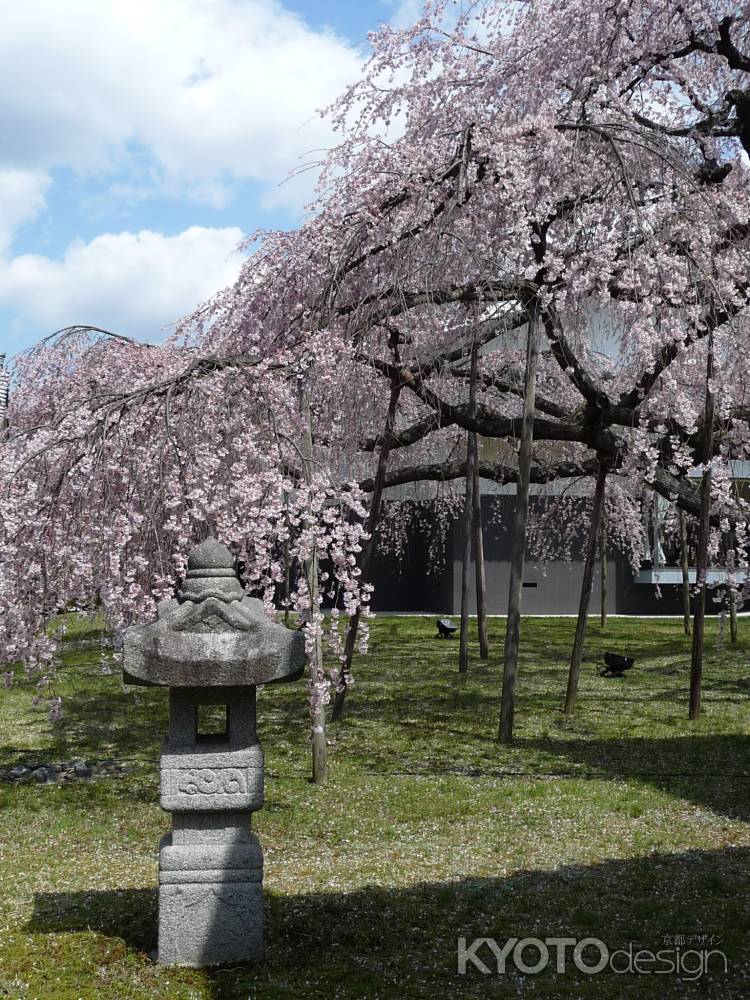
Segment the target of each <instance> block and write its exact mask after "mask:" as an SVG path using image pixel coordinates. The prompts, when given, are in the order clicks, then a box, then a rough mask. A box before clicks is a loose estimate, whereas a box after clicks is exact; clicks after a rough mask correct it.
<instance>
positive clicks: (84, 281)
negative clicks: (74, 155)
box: [0, 226, 243, 340]
mask: <svg viewBox="0 0 750 1000" xmlns="http://www.w3.org/2000/svg"><path fill="white" fill-rule="evenodd" d="M242 235H243V234H242V231H241V230H240V229H239V228H237V227H229V228H226V229H207V228H203V227H200V226H192V227H190V228H189V229H186V230H185V231H184V232H182V233H179V234H178V235H177V236H164V235H162V234H161V233H154V232H151V231H149V230H142V231H141V232H138V233H128V232H124V233H116V234H109V233H107V234H104V235H101V236H97V237H96V238H95V239H93V240H91V241H90V242H89V243H84V242H82V241H76V242H74V243H71V245H70V246H69V247H68V249H67V251H66V253H65V255H64V257H63V258H62V259H61V260H52V259H50V258H49V257H44V256H41V255H38V254H22V255H20V256H17V257H15V258H13V259H12V260H10V261H8V262H6V263H5V264H2V263H0V307H6V308H9V309H13V310H15V311H16V312H17V314H18V316H19V317H20V319H21V321H22V324H21V325H23V324H31V325H33V326H34V327H35V328H37V329H40V330H42V331H44V332H46V333H51V332H52V331H53V330H56V329H58V328H60V327H63V326H69V325H73V324H75V323H87V324H90V325H93V326H102V327H104V328H106V329H111V330H115V331H117V332H118V333H126V334H131V335H133V336H139V337H143V338H145V339H150V340H158V339H161V337H162V336H163V332H164V331H163V327H164V326H165V325H168V324H172V323H174V322H175V321H176V320H178V319H180V318H181V317H182V316H184V315H185V314H187V313H189V312H191V311H192V310H193V308H194V307H195V306H197V305H198V304H199V303H200V302H203V301H205V300H206V299H207V298H209V297H210V296H211V295H213V294H214V293H215V292H217V291H219V290H220V289H221V288H223V287H225V286H226V285H228V284H230V283H231V282H233V281H234V279H235V278H236V276H237V273H238V271H239V268H240V265H241V263H242V258H241V257H240V255H239V254H237V253H235V252H234V251H235V250H236V247H237V244H238V242H239V241H240V239H241V238H242Z"/></svg>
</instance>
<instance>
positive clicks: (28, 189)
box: [0, 167, 50, 257]
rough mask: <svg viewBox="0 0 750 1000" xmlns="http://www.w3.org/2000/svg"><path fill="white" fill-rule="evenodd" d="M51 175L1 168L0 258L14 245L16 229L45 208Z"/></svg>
mask: <svg viewBox="0 0 750 1000" xmlns="http://www.w3.org/2000/svg"><path fill="white" fill-rule="evenodd" d="M49 184H50V178H49V176H48V175H47V174H46V173H45V172H44V171H43V170H18V169H13V168H10V169H5V170H3V169H2V168H1V167H0V257H2V256H3V254H4V253H6V252H7V250H8V248H9V247H10V244H11V241H12V238H13V234H14V232H15V230H16V229H17V228H18V226H20V225H21V224H22V223H24V222H30V221H31V220H32V219H34V218H35V217H36V216H37V215H38V214H39V213H40V212H41V211H42V209H43V208H44V207H45V205H46V202H45V198H44V193H45V191H46V190H47V188H48V187H49Z"/></svg>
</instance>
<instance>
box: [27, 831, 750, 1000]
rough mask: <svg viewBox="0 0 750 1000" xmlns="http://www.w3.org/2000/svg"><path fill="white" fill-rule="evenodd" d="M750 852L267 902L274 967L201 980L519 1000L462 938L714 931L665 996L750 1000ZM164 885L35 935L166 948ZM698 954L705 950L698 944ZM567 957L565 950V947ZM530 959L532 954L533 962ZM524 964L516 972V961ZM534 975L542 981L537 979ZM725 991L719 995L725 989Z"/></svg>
mask: <svg viewBox="0 0 750 1000" xmlns="http://www.w3.org/2000/svg"><path fill="white" fill-rule="evenodd" d="M749 869H750V849H739V848H728V849H725V850H720V851H695V852H688V853H683V854H660V855H651V856H649V857H647V858H630V859H626V860H610V861H605V862H603V863H600V864H595V865H587V866H583V865H581V866H568V867H564V868H559V869H556V870H552V871H524V872H519V873H517V874H515V875H513V876H511V877H508V878H475V879H472V878H463V879H460V880H456V881H451V882H439V883H419V884H416V885H412V886H408V887H406V888H392V887H382V886H366V887H363V888H362V889H358V890H356V891H354V892H347V893H344V892H340V893H311V894H306V895H298V896H288V895H278V894H275V893H267V895H266V914H265V917H266V932H265V941H266V958H265V960H264V961H263V962H261V963H260V964H258V965H257V966H254V967H242V966H236V967H232V968H225V969H214V970H207V971H206V972H204V973H202V974H201V975H202V976H203V977H205V978H204V979H203V982H204V985H205V986H207V987H208V988H210V991H211V996H212V997H214V998H215V1000H240V998H242V1000H246V998H247V997H248V996H252V997H254V998H262V997H269V998H270V997H274V998H276V997H331V996H337V997H360V996H362V997H364V996H376V995H377V996H378V997H389V998H390V997H393V998H397V997H398V998H402V997H403V998H405V997H426V996H433V997H447V996H452V995H455V994H458V993H460V995H461V996H487V995H492V996H514V997H515V996H517V995H518V994H519V992H523V991H524V977H522V976H520V974H518V973H512V974H511V976H509V977H499V976H497V975H496V974H494V973H495V970H496V963H495V960H494V959H493V957H492V954H491V952H490V951H489V949H488V948H487V947H486V946H485V947H484V948H483V950H482V952H481V953H480V954H479V957H480V958H481V959H482V960H483V961H484V962H485V964H486V965H488V966H489V967H490V969H491V970H492V972H493V974H492V975H483V974H482V973H481V972H480V971H479V970H477V969H476V968H475V967H473V965H472V964H471V962H470V963H469V967H468V973H467V975H466V976H458V975H457V973H456V948H457V939H458V937H465V938H466V939H467V941H468V942H469V943H470V942H471V941H473V940H474V939H475V938H477V937H489V938H494V939H495V940H496V941H497V942H498V944H500V945H501V946H502V944H503V943H504V942H505V941H506V940H507V938H509V937H517V938H524V937H536V938H541V939H544V938H547V937H555V936H562V937H571V938H575V939H577V940H580V939H582V938H585V937H595V938H598V939H600V940H602V941H603V942H604V943H605V944H606V945H607V947H608V948H609V949H610V950H615V949H618V948H623V947H627V945H628V943H629V942H633V943H634V945H636V946H637V947H643V948H648V949H650V950H653V951H657V950H659V949H660V948H665V947H671V946H673V945H674V942H673V941H672V942H665V937H666V936H668V935H710V936H712V939H713V943H712V945H711V947H715V948H720V949H721V951H722V952H724V953H725V954H726V956H727V960H728V965H729V971H728V974H726V975H725V974H724V971H723V964H722V963H721V962H720V961H719V960H718V959H717V960H716V961H715V963H714V965H713V966H711V972H710V976H708V977H706V978H704V979H702V980H700V981H696V982H693V983H690V982H687V981H680V980H679V979H678V978H677V977H676V976H674V975H660V977H659V980H660V982H659V984H658V985H659V990H658V995H659V996H661V997H675V998H677V997H679V998H685V997H693V996H696V997H698V996H707V995H709V994H708V993H707V992H706V986H707V983H708V982H710V983H711V985H712V986H715V987H719V988H720V995H721V996H722V997H726V998H732V1000H734V998H737V1000H739V998H740V997H746V996H747V992H746V982H747V977H748V975H749V974H750V949H749V944H750V940H749V938H750V912H749V910H748V903H749V902H750V899H749V896H750V893H749V891H748V886H750V879H749V878H748V875H749V874H750V871H749ZM155 911H156V892H155V890H143V889H130V890H122V891H107V892H96V891H95V892H79V893H44V894H39V895H37V896H36V897H35V907H34V913H33V917H32V919H31V922H30V924H29V925H28V926H27V928H25V929H26V930H27V931H29V932H37V933H38V932H41V933H50V932H53V933H60V932H65V931H86V930H91V931H94V932H96V933H99V934H103V935H106V936H114V937H117V938H120V939H122V940H124V941H125V942H126V943H127V945H128V946H129V947H130V948H131V949H134V950H137V951H139V952H146V951H150V950H151V949H152V948H153V947H154V945H155V941H156V912H155ZM692 947H694V948H695V947H701V946H700V945H698V944H697V943H693V945H692ZM553 956H554V952H553ZM526 957H527V958H529V956H526ZM509 968H510V966H509ZM553 971H554V970H553V969H552V968H550V969H549V970H548V971H547V972H545V973H540V974H539V975H536V976H531V977H526V989H533V991H534V995H539V996H543V997H560V998H563V997H569V998H573V997H576V998H589V997H591V998H594V997H597V998H599V997H604V998H620V997H622V996H625V995H626V994H627V996H639V997H653V996H655V995H657V994H656V993H655V992H654V990H655V985H654V980H653V979H652V978H651V977H650V976H640V977H639V976H636V975H619V976H617V975H613V974H612V973H611V972H610V971H609V970H605V971H604V972H602V973H601V974H600V975H596V976H587V975H585V974H582V973H580V972H578V971H577V970H576V969H575V968H573V967H572V963H571V962H570V952H568V968H567V971H566V972H565V973H564V974H562V975H557V976H554V975H552V972H553ZM529 980H532V981H533V982H532V981H529ZM711 995H716V996H718V995H719V993H716V994H714V993H713V992H712V993H711Z"/></svg>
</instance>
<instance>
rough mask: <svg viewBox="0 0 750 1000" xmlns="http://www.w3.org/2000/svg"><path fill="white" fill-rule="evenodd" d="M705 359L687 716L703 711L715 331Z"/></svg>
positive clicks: (711, 336)
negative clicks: (703, 463) (702, 459)
mask: <svg viewBox="0 0 750 1000" xmlns="http://www.w3.org/2000/svg"><path fill="white" fill-rule="evenodd" d="M707 355H708V356H707V360H706V407H705V412H704V415H703V457H704V462H705V467H704V472H703V482H702V483H701V510H700V516H699V518H698V552H697V556H696V560H695V574H696V576H695V579H696V584H697V586H698V593H697V596H696V598H695V613H694V616H693V649H692V657H691V661H690V707H689V710H688V717H689V718H690V719H697V718H698V716H699V715H700V714H701V680H702V676H703V634H704V629H705V619H706V573H707V571H708V538H709V532H710V530H711V454H712V452H713V436H714V435H713V427H714V398H713V394H712V392H711V379H712V377H713V371H714V339H713V333H709V335H708V350H707Z"/></svg>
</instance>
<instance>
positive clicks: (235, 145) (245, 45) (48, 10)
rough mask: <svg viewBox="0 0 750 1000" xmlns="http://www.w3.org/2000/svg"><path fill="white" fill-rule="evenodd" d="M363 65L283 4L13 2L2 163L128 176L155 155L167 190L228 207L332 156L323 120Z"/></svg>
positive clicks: (1, 39)
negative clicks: (306, 159)
mask: <svg viewBox="0 0 750 1000" xmlns="http://www.w3.org/2000/svg"><path fill="white" fill-rule="evenodd" d="M360 66H361V56H360V54H359V53H358V52H357V51H356V50H355V49H354V48H353V47H352V46H351V45H349V44H348V43H347V42H345V41H344V40H342V39H341V38H339V37H337V36H336V35H334V34H332V33H331V32H316V31H313V30H312V29H311V28H310V27H309V26H307V25H306V24H305V23H304V22H303V21H302V20H300V19H299V18H298V17H296V16H295V15H293V14H291V13H290V12H289V11H287V10H286V9H285V8H284V7H283V6H282V5H281V4H280V3H279V2H277V0H107V2H106V3H102V2H101V0H66V2H65V3H61V2H60V0H25V2H24V3H19V4H6V5H4V10H3V30H2V32H0V88H1V89H2V93H3V102H2V105H1V106H0V134H2V135H3V149H2V152H1V153H0V166H2V165H3V163H4V164H5V165H7V166H10V167H15V168H20V169H26V170H29V169H31V170H36V171H47V170H49V169H51V168H53V167H56V166H70V167H72V168H74V169H75V170H77V171H78V172H81V173H88V172H104V173H106V172H108V171H110V170H113V169H118V170H120V171H122V170H123V168H124V169H125V171H126V172H127V166H128V163H129V162H133V160H135V159H136V158H137V156H138V155H139V154H140V153H142V152H143V151H144V150H145V151H146V152H147V153H148V154H150V156H152V157H153V158H154V160H155V162H156V165H157V181H156V183H157V184H164V185H165V186H166V187H168V188H170V189H171V190H173V191H174V190H175V189H176V190H182V191H188V192H190V193H192V194H193V195H194V196H196V197H202V198H207V199H208V200H209V201H211V202H213V203H216V202H217V201H220V200H221V197H222V194H221V187H222V186H223V185H225V184H227V183H229V184H230V185H231V182H232V180H233V179H251V180H256V181H260V182H262V183H264V184H270V185H276V184H277V183H278V182H279V181H280V180H281V179H282V178H283V177H284V176H285V174H286V173H287V171H288V170H289V169H290V168H292V167H294V166H295V165H296V164H297V162H298V160H299V158H300V156H302V155H304V154H305V153H307V152H308V151H310V150H312V149H316V148H319V147H321V146H328V145H330V144H331V141H332V138H333V137H332V134H331V131H330V126H329V124H328V123H326V122H323V121H321V120H320V119H319V118H317V117H316V115H315V112H316V109H318V108H321V107H323V106H326V105H327V104H329V103H330V101H332V100H333V99H334V98H335V97H336V96H337V95H338V94H339V93H340V92H341V91H342V90H343V88H344V87H345V85H346V84H347V83H348V82H351V81H352V80H354V79H355V78H356V76H357V75H358V72H359V69H360ZM308 194H309V187H308V188H307V189H306V190H305V192H304V197H307V196H308ZM278 196H280V197H282V198H283V197H284V196H285V195H284V193H283V189H282V192H281V194H279V195H278ZM302 196H303V193H302V192H301V191H300V186H299V185H292V186H290V187H289V188H288V197H289V198H290V199H295V202H294V206H295V207H297V203H296V199H299V198H300V197H302Z"/></svg>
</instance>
